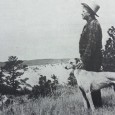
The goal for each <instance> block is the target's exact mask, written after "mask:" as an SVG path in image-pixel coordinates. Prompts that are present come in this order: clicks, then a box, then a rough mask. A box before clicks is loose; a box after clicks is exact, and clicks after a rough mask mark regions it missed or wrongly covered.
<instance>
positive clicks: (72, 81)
mask: <svg viewBox="0 0 115 115" xmlns="http://www.w3.org/2000/svg"><path fill="white" fill-rule="evenodd" d="M68 85H71V86H75V85H77V80H76V78H75V76H74V73H72V72H71V73H70V76H69V78H68Z"/></svg>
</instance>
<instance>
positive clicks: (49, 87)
mask: <svg viewBox="0 0 115 115" xmlns="http://www.w3.org/2000/svg"><path fill="white" fill-rule="evenodd" d="M51 78H52V79H53V81H51V80H48V79H46V76H43V75H40V78H39V82H38V85H35V86H34V87H33V88H32V96H33V97H39V96H43V97H45V96H50V95H52V93H53V92H54V91H55V90H56V87H57V84H58V79H57V77H56V76H55V75H52V76H51Z"/></svg>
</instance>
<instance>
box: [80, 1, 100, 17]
mask: <svg viewBox="0 0 115 115" xmlns="http://www.w3.org/2000/svg"><path fill="white" fill-rule="evenodd" d="M81 4H82V5H83V6H84V7H86V8H88V9H89V10H90V11H91V12H92V13H93V14H94V15H96V16H97V17H99V16H98V15H97V14H96V13H97V11H98V10H99V8H100V6H99V5H98V4H97V3H95V2H94V1H91V0H88V2H86V3H81Z"/></svg>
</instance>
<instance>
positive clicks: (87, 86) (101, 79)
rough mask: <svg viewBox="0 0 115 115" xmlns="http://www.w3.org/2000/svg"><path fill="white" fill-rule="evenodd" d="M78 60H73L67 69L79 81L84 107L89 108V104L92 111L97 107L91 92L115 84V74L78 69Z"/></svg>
mask: <svg viewBox="0 0 115 115" xmlns="http://www.w3.org/2000/svg"><path fill="white" fill-rule="evenodd" d="M78 63H79V62H78V60H76V59H72V60H70V61H69V64H68V65H67V66H66V69H72V71H73V73H74V76H75V77H76V79H77V83H78V86H79V88H80V90H81V92H82V95H83V101H84V107H85V108H88V103H89V105H90V108H91V110H92V111H94V109H95V107H94V104H93V101H92V97H91V92H93V91H96V90H100V89H102V88H105V87H108V86H111V85H113V84H115V73H114V72H92V71H86V70H80V69H77V68H76V67H77V65H78Z"/></svg>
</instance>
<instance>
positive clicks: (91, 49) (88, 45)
mask: <svg viewBox="0 0 115 115" xmlns="http://www.w3.org/2000/svg"><path fill="white" fill-rule="evenodd" d="M82 6H83V11H82V18H83V19H84V20H86V22H87V23H86V25H85V26H84V28H83V31H82V34H81V38H80V41H79V53H80V58H81V62H80V63H79V64H78V68H83V69H85V70H87V71H95V72H99V71H100V67H101V63H102V52H101V49H102V30H101V27H100V24H99V22H98V20H97V19H96V18H95V16H97V17H98V15H97V14H96V13H97V11H98V10H99V8H100V6H99V5H97V4H96V3H94V2H93V1H92V2H91V1H90V0H89V3H82ZM92 99H93V103H94V105H95V107H99V106H101V105H102V100H101V92H100V91H97V92H93V93H92Z"/></svg>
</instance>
